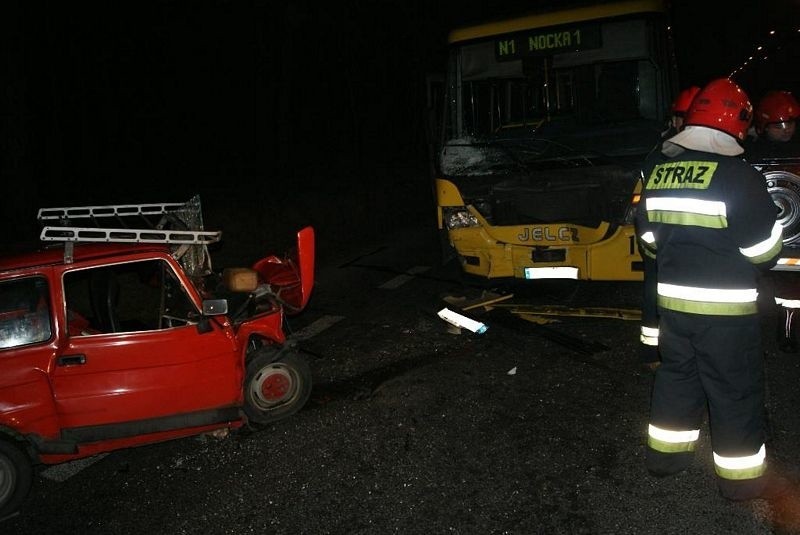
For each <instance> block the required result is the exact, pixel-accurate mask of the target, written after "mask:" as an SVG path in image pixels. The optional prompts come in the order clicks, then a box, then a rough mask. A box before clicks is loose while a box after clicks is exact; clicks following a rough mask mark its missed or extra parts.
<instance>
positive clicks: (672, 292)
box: [658, 282, 758, 303]
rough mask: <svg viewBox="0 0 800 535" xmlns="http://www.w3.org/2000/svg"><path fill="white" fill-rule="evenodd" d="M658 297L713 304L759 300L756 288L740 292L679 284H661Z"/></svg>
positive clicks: (739, 290) (740, 290)
mask: <svg viewBox="0 0 800 535" xmlns="http://www.w3.org/2000/svg"><path fill="white" fill-rule="evenodd" d="M658 295H663V296H664V297H676V298H678V299H688V300H690V301H709V302H713V303H751V302H753V303H754V302H755V301H756V300H757V299H758V290H756V289H755V288H747V289H738V290H727V289H726V290H723V289H718V288H698V287H696V286H679V285H677V284H667V283H665V282H659V283H658Z"/></svg>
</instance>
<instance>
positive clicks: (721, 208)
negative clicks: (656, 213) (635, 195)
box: [645, 197, 728, 219]
mask: <svg viewBox="0 0 800 535" xmlns="http://www.w3.org/2000/svg"><path fill="white" fill-rule="evenodd" d="M645 203H646V204H645V205H646V206H647V211H648V212H649V211H651V210H661V211H667V212H686V213H690V214H698V215H711V216H718V217H721V218H723V219H725V218H726V216H727V215H728V210H727V208H726V207H725V203H724V202H722V201H706V200H703V199H692V198H691V197H650V198H648V199H646V200H645Z"/></svg>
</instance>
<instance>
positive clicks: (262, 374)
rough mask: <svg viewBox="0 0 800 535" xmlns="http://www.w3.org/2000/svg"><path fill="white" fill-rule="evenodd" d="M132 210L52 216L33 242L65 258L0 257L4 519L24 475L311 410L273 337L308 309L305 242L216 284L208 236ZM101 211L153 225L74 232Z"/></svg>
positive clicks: (287, 351) (305, 237) (301, 372)
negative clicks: (291, 318) (289, 318)
mask: <svg viewBox="0 0 800 535" xmlns="http://www.w3.org/2000/svg"><path fill="white" fill-rule="evenodd" d="M136 206H137V208H131V207H130V206H128V207H123V206H112V207H88V208H86V209H81V210H82V211H80V212H76V211H77V210H78V209H52V210H55V211H56V214H57V215H55V216H52V217H51V219H53V220H58V222H59V226H54V227H45V228H44V229H43V231H42V239H43V240H47V241H54V242H61V243H55V244H54V245H50V246H49V247H41V248H40V249H39V250H38V251H35V252H31V253H27V254H15V255H7V256H5V257H3V258H0V518H2V517H4V516H6V515H7V514H10V513H12V512H13V511H15V510H16V509H18V508H19V507H20V505H21V504H22V501H23V500H24V498H25V496H26V495H27V493H28V491H29V489H30V487H31V483H32V480H33V467H34V465H37V464H45V465H48V464H55V463H61V462H65V461H71V460H74V459H79V458H82V457H87V456H91V455H95V454H98V453H101V452H107V451H111V450H116V449H120V448H127V447H131V446H138V445H143V444H150V443H154V442H160V441H165V440H170V439H175V438H179V437H185V436H189V435H196V434H200V433H206V432H211V431H215V430H219V429H235V428H239V427H241V426H243V425H244V424H245V423H247V422H254V423H262V424H263V423H269V422H273V421H275V420H278V419H281V418H284V417H287V416H289V415H291V414H294V413H295V412H297V411H298V410H299V409H300V408H301V407H302V406H303V405H304V404H305V403H306V401H307V400H308V398H309V395H310V393H311V372H310V368H309V365H308V363H307V362H306V361H305V359H304V358H303V356H302V355H301V354H300V353H299V352H298V351H297V350H296V348H295V347H294V344H292V343H291V342H287V340H286V336H285V334H284V331H283V322H284V316H285V315H286V314H294V313H297V312H299V311H301V310H302V309H303V308H304V307H305V306H306V304H307V302H308V299H309V297H310V294H311V290H312V287H313V284H314V273H313V272H314V247H315V244H314V231H313V229H312V228H311V227H306V228H304V229H302V230H300V231H299V232H298V233H297V247H296V249H295V250H293V251H292V252H291V253H290V254H289V255H287V257H286V258H278V257H275V256H270V257H267V258H264V259H262V260H259V261H258V262H256V263H255V264H254V265H253V266H252V267H251V268H238V269H226V270H224V271H222V272H221V273H215V272H214V271H213V270H210V261H208V258H207V254H208V253H207V250H206V247H205V244H206V243H211V242H213V241H216V239H219V233H212V232H203V231H192V230H188V226H187V225H186V224H180V225H175V224H174V223H175V221H180V218H178V217H172V216H170V214H173V215H174V210H175V208H176V206H175V205H136ZM100 208H102V209H103V210H106V211H108V210H110V211H111V212H113V213H116V214H117V215H119V214H122V215H123V216H125V217H128V216H130V215H131V214H130V213H123V212H125V210H126V209H127V210H128V211H129V212H130V211H131V210H133V211H136V210H137V209H138V211H139V212H144V213H143V214H139V215H145V216H149V215H152V214H156V215H158V214H160V219H161V224H157V225H155V226H153V228H147V229H140V230H135V229H134V230H130V229H125V230H119V229H109V228H84V227H79V226H74V222H75V221H76V218H77V219H80V218H81V217H84V215H85V214H86V211H87V210H88V211H89V212H91V213H90V214H89V215H90V216H91V215H93V214H92V213H94V212H99V211H100V210H99V209H100ZM50 213H51V214H52V213H53V212H52V211H51V212H50ZM43 214H44V215H43ZM76 214H77V215H76ZM94 215H97V214H94ZM100 215H103V214H100ZM166 216H170V217H166ZM47 217H48V216H47V212H44V213H43V212H42V211H40V219H43V220H45V221H46V220H47ZM165 221H167V222H168V221H171V222H172V223H173V224H171V225H170V224H166V225H165V224H163V223H164V222H165ZM169 227H172V228H171V229H169ZM114 241H117V242H122V243H105V242H114ZM84 242H89V243H84ZM98 242H103V243H98ZM204 255H205V256H204Z"/></svg>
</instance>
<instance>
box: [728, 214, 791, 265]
mask: <svg viewBox="0 0 800 535" xmlns="http://www.w3.org/2000/svg"><path fill="white" fill-rule="evenodd" d="M781 249H783V225H781V224H780V222H778V221H776V222H775V224H774V225H772V232H771V233H770V236H769V238H767V239H766V240H764V241H762V242H759V243H757V244H755V245H753V246H751V247H740V248H739V251H741V253H742V254H743V255H744V256H746V257H747V258H749V259H750V261H751V262H753V263H754V264H758V263H760V262H765V261H767V260H769V259H770V258H772V257H774V256H775V255H777V254H778V253H779V252H780V251H781Z"/></svg>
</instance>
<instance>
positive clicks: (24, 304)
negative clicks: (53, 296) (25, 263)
mask: <svg viewBox="0 0 800 535" xmlns="http://www.w3.org/2000/svg"><path fill="white" fill-rule="evenodd" d="M49 295H50V293H49V291H48V286H47V279H45V278H44V277H26V278H23V279H15V280H11V281H4V282H2V283H0V349H5V348H10V347H19V346H24V345H29V344H36V343H40V342H45V341H47V340H49V339H50V336H51V335H52V334H53V326H52V323H51V319H50V298H49Z"/></svg>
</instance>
